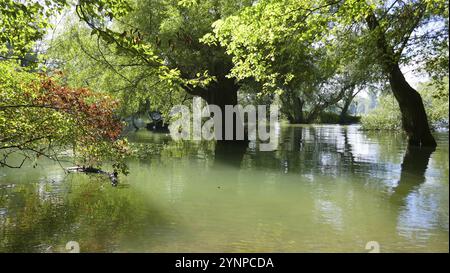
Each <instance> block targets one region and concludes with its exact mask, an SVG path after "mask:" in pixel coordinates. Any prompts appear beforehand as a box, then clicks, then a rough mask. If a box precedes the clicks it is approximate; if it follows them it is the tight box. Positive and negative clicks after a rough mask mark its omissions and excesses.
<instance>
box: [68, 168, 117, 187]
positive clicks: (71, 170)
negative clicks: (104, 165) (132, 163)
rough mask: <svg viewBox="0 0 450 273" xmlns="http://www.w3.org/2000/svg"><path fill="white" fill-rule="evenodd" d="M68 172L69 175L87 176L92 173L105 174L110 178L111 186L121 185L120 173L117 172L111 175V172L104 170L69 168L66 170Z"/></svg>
mask: <svg viewBox="0 0 450 273" xmlns="http://www.w3.org/2000/svg"><path fill="white" fill-rule="evenodd" d="M66 171H67V172H69V173H71V172H80V173H85V174H90V173H93V174H103V175H107V176H108V178H109V179H110V180H111V184H112V185H113V186H117V184H118V183H119V179H118V173H117V172H116V171H114V172H112V173H109V172H105V171H103V170H100V169H97V168H93V167H69V168H66Z"/></svg>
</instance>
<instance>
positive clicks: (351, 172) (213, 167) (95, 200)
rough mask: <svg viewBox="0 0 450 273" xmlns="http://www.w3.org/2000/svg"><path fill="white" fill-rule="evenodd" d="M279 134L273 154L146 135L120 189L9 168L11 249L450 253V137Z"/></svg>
mask: <svg viewBox="0 0 450 273" xmlns="http://www.w3.org/2000/svg"><path fill="white" fill-rule="evenodd" d="M277 134H278V135H279V137H280V142H279V143H278V145H275V146H274V147H273V151H269V152H267V151H266V152H262V151H259V149H258V147H259V146H258V143H250V144H249V146H248V147H243V148H242V147H234V146H230V145H227V146H225V147H222V146H223V145H217V147H216V144H215V143H213V142H174V141H171V140H170V136H167V135H163V134H153V133H150V132H148V131H140V132H138V133H135V134H132V135H131V136H130V137H129V139H130V141H131V142H132V143H134V145H137V146H138V147H140V153H139V157H138V158H135V159H133V160H130V162H129V165H130V174H129V175H128V176H127V177H124V176H121V177H120V184H119V186H117V187H112V186H111V184H110V183H109V181H108V180H107V179H105V178H104V177H102V176H98V175H85V174H68V175H66V174H65V173H64V171H63V170H62V169H61V167H60V166H59V165H58V164H55V163H52V162H47V161H42V162H41V164H40V165H39V166H38V167H36V168H31V167H26V168H23V169H20V170H16V169H14V170H12V169H6V168H3V169H0V252H67V250H66V249H65V246H66V243H67V242H69V241H76V242H77V243H78V245H79V247H80V251H81V252H97V251H99V252H368V251H369V250H367V249H366V245H367V243H368V242H371V241H375V242H376V243H375V244H376V245H378V246H379V251H381V252H448V249H449V184H448V183H449V182H448V177H449V143H448V132H445V133H435V137H436V139H437V141H438V148H437V149H436V151H434V152H433V151H430V150H415V149H409V150H407V147H406V143H405V136H404V135H403V134H400V133H394V132H363V131H360V130H359V127H358V126H333V125H323V126H318V125H311V126H281V127H280V128H278V131H277ZM372 244H373V243H372Z"/></svg>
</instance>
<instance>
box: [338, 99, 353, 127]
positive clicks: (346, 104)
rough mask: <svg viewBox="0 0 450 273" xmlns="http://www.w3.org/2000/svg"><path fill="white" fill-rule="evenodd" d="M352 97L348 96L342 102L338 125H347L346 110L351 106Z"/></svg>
mask: <svg viewBox="0 0 450 273" xmlns="http://www.w3.org/2000/svg"><path fill="white" fill-rule="evenodd" d="M353 98H354V97H353V96H349V97H347V98H346V99H345V101H344V106H343V107H342V109H341V113H340V114H339V124H345V123H347V117H348V109H349V108H350V104H352V101H353Z"/></svg>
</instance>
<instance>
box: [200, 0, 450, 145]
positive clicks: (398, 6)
mask: <svg viewBox="0 0 450 273" xmlns="http://www.w3.org/2000/svg"><path fill="white" fill-rule="evenodd" d="M355 36H356V39H355ZM349 37H352V41H353V44H352V45H351V46H350V47H348V49H349V50H348V51H347V54H346V55H347V57H345V58H346V59H348V58H349V57H350V58H351V57H352V56H353V58H354V59H356V60H361V61H363V62H364V63H363V64H364V65H365V67H364V66H360V67H361V69H363V70H364V69H365V70H367V71H366V72H367V73H368V75H370V74H379V73H381V74H383V75H384V77H385V79H386V80H387V81H388V82H389V84H390V87H391V90H392V92H393V94H394V96H395V98H396V99H397V102H398V104H399V108H400V110H401V113H402V124H403V129H404V130H405V132H406V133H407V135H408V138H409V144H410V145H414V146H432V147H434V146H436V142H435V140H434V138H433V136H432V134H431V132H430V128H429V125H428V120H427V115H426V112H425V109H424V106H423V102H422V99H421V97H420V95H419V93H418V92H417V91H416V90H415V89H414V88H413V87H411V85H410V84H409V83H408V82H407V81H406V79H405V76H404V74H403V72H402V71H401V69H400V68H401V66H402V65H409V66H415V67H417V69H423V70H425V71H426V72H428V73H429V74H431V75H438V76H441V77H442V75H445V74H448V65H447V63H448V3H447V2H446V1H430V0H418V1H389V2H386V1H362V0H351V1H339V0H336V1H330V0H315V1H305V0H286V1H275V0H266V1H258V3H257V4H255V5H254V6H252V7H249V8H247V9H245V10H244V11H242V12H241V13H240V14H239V15H236V16H232V17H229V18H227V19H225V20H220V21H218V22H216V23H215V25H214V31H213V34H212V35H208V36H207V37H205V40H206V41H208V42H209V43H217V44H219V45H221V46H223V47H225V48H226V49H227V53H228V54H230V55H232V56H233V61H234V67H233V68H232V70H231V71H232V75H240V76H242V75H244V76H246V77H248V76H252V77H260V78H267V71H272V73H271V74H270V75H271V77H273V79H276V80H280V79H281V80H283V81H290V80H292V79H294V78H295V77H298V75H296V73H295V70H293V69H291V70H289V71H283V70H282V69H278V68H279V67H280V66H279V65H280V64H279V62H282V61H283V59H282V58H280V57H281V56H282V53H283V51H284V50H285V49H286V48H290V47H302V46H303V45H304V44H309V45H311V48H313V49H314V48H322V47H323V48H327V49H328V50H329V51H330V52H335V51H336V49H337V48H340V47H342V46H343V45H346V44H347V45H348V44H349V43H348V38H349ZM280 44H282V45H287V47H284V46H283V47H281V48H280V47H279V45H280ZM344 56H345V55H344ZM309 61H310V60H308V59H305V60H303V63H305V62H309ZM293 67H294V66H293Z"/></svg>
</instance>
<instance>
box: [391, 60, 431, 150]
mask: <svg viewBox="0 0 450 273" xmlns="http://www.w3.org/2000/svg"><path fill="white" fill-rule="evenodd" d="M389 83H390V85H391V89H392V92H393V93H394V96H395V98H396V100H397V102H398V104H399V106H400V111H401V113H402V125H403V129H404V130H405V132H406V134H407V135H408V143H409V144H410V145H412V146H428V147H435V146H436V141H435V140H434V137H433V135H432V134H431V131H430V127H429V124H428V119H427V114H426V112H425V107H424V105H423V101H422V97H421V96H420V94H419V93H418V92H417V91H416V90H415V89H414V88H412V87H411V86H410V85H409V83H408V82H407V81H406V79H405V77H404V76H403V73H402V72H401V70H400V67H399V66H398V65H395V66H393V68H392V71H391V73H390V75H389Z"/></svg>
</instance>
